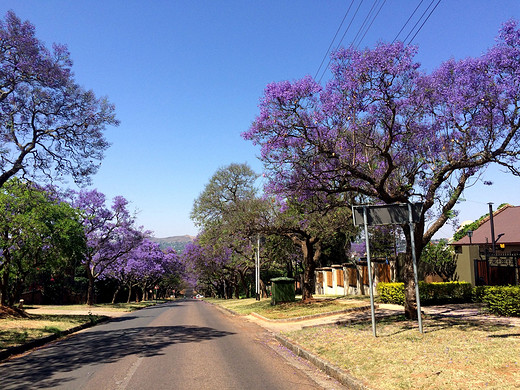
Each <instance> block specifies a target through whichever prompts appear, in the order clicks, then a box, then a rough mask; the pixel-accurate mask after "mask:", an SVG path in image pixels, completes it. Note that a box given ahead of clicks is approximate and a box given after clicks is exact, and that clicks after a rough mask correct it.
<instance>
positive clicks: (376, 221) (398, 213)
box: [352, 203, 423, 337]
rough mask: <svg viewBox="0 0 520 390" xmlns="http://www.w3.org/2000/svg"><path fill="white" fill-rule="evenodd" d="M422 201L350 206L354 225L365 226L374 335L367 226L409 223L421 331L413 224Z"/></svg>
mask: <svg viewBox="0 0 520 390" xmlns="http://www.w3.org/2000/svg"><path fill="white" fill-rule="evenodd" d="M422 206H423V204H422V203H414V204H411V203H406V204H402V203H394V204H388V205H360V206H353V207H352V217H353V218H354V226H361V225H363V226H364V227H365V243H366V249H367V267H368V283H369V291H370V310H371V314H372V331H373V333H374V337H377V334H376V318H375V310H374V292H373V285H372V266H371V259H370V243H369V239H368V226H377V225H404V224H407V223H408V224H409V227H410V236H411V239H412V243H411V244H412V260H413V274H414V280H415V297H416V300H417V318H418V321H419V331H420V332H421V333H423V327H422V318H421V300H420V298H419V282H418V278H417V259H416V256H415V238H414V234H413V231H414V229H413V225H414V223H416V222H418V221H419V218H420V215H421V211H422Z"/></svg>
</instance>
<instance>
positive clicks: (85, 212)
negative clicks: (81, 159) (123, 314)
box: [70, 190, 147, 305]
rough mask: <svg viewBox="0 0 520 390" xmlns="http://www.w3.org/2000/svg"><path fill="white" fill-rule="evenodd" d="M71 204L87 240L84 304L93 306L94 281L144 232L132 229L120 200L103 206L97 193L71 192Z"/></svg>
mask: <svg viewBox="0 0 520 390" xmlns="http://www.w3.org/2000/svg"><path fill="white" fill-rule="evenodd" d="M70 196H71V199H72V200H71V203H72V205H73V206H74V207H76V208H77V209H79V210H80V212H81V214H82V218H83V226H84V229H85V235H86V238H87V247H88V250H87V253H86V255H85V258H84V261H83V264H84V266H85V269H86V272H87V278H88V293H87V304H88V305H92V304H93V303H94V288H95V281H96V280H97V279H98V278H99V277H100V275H102V274H103V273H104V272H105V271H106V269H107V268H108V267H109V266H111V265H112V264H114V263H116V262H117V261H118V260H119V259H120V258H121V257H122V256H124V255H125V254H127V253H129V252H130V251H131V250H133V249H134V248H136V247H137V246H138V245H139V244H140V243H141V242H142V240H143V238H144V237H145V235H146V234H147V232H144V231H143V230H142V228H136V227H135V224H134V223H135V221H134V217H133V216H132V215H131V214H130V212H129V211H128V209H127V206H128V201H127V200H126V199H125V198H123V197H122V196H116V197H115V198H114V199H113V203H112V206H111V207H110V208H109V207H108V206H107V205H106V199H105V198H106V197H105V195H104V194H102V193H101V192H98V191H97V190H91V191H87V190H82V191H80V192H72V193H71V194H70Z"/></svg>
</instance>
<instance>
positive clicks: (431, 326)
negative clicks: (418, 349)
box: [345, 315, 520, 338]
mask: <svg viewBox="0 0 520 390" xmlns="http://www.w3.org/2000/svg"><path fill="white" fill-rule="evenodd" d="M345 326H356V327H359V328H361V329H369V328H370V327H371V321H370V319H367V318H360V320H359V321H352V322H350V323H347V324H345ZM376 328H377V329H378V330H379V331H378V337H392V336H395V335H397V334H400V333H404V332H408V331H410V330H414V329H416V330H417V331H418V323H417V320H408V319H406V318H405V317H404V315H393V316H388V317H384V318H378V319H376ZM381 329H385V332H381ZM446 329H454V330H455V329H456V330H458V331H461V332H470V331H475V330H478V331H483V332H487V333H489V335H488V336H487V337H496V338H507V337H520V330H519V332H518V333H507V334H500V332H504V331H505V330H511V329H515V326H513V325H510V324H497V323H493V322H490V321H485V320H476V319H472V320H464V319H462V318H460V317H458V318H453V317H450V318H446V317H443V316H442V315H438V316H437V315H429V316H426V318H423V331H424V333H434V332H439V331H442V330H446ZM517 329H518V328H517Z"/></svg>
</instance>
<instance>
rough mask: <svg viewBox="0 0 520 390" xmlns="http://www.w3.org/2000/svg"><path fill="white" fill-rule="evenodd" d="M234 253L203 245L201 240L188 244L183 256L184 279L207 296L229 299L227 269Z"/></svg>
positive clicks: (228, 275)
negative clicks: (209, 294) (210, 294)
mask: <svg viewBox="0 0 520 390" xmlns="http://www.w3.org/2000/svg"><path fill="white" fill-rule="evenodd" d="M231 255H232V252H231V250H230V249H229V248H222V247H215V246H212V245H211V244H206V245H205V244H202V243H200V242H199V238H197V239H195V241H194V242H191V243H188V244H187V245H186V247H185V248H184V251H183V252H182V254H181V261H182V263H183V265H184V268H185V275H184V278H185V280H186V282H187V283H188V284H189V285H190V286H191V287H193V288H195V289H198V290H202V291H204V292H205V293H206V294H207V293H208V292H211V293H212V295H215V296H218V297H222V298H229V297H230V294H229V291H228V290H229V288H228V287H230V286H229V280H230V272H229V268H228V267H227V265H228V263H229V262H230V259H231Z"/></svg>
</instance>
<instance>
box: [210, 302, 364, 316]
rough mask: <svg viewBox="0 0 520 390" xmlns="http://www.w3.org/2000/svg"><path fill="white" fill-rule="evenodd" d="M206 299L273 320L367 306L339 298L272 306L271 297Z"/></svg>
mask: <svg viewBox="0 0 520 390" xmlns="http://www.w3.org/2000/svg"><path fill="white" fill-rule="evenodd" d="M204 300H205V301H208V302H210V303H214V304H216V305H219V306H222V307H224V308H226V309H229V310H232V311H234V312H236V313H238V314H241V315H248V314H251V313H252V312H255V313H257V314H260V315H261V316H263V317H266V318H269V319H272V320H281V319H290V318H297V317H306V316H311V315H317V314H324V313H332V312H341V311H344V310H347V309H351V308H356V307H360V306H365V305H366V302H365V301H363V300H356V299H353V300H337V299H323V300H321V299H320V300H313V301H312V302H310V303H303V302H302V301H301V300H296V302H287V303H280V304H277V305H275V306H271V299H262V300H260V301H257V300H256V299H255V298H247V299H214V298H204Z"/></svg>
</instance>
